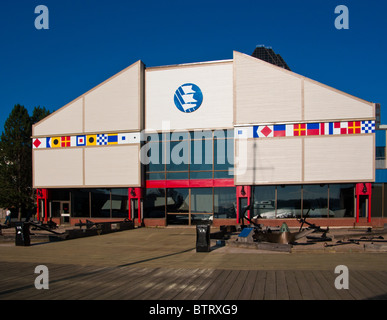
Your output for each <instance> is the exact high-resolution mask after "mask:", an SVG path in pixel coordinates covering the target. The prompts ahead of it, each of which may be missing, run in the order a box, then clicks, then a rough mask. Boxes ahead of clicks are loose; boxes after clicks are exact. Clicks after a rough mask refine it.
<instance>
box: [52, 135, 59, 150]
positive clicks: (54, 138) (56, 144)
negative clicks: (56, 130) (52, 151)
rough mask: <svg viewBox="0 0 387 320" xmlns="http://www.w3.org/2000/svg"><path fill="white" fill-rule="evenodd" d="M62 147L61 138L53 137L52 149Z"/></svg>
mask: <svg viewBox="0 0 387 320" xmlns="http://www.w3.org/2000/svg"><path fill="white" fill-rule="evenodd" d="M60 146H61V138H60V137H52V138H51V148H60Z"/></svg>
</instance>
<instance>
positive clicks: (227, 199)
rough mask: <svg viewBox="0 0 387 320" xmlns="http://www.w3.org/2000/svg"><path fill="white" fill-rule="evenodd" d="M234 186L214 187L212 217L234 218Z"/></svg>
mask: <svg viewBox="0 0 387 320" xmlns="http://www.w3.org/2000/svg"><path fill="white" fill-rule="evenodd" d="M236 201H237V200H236V188H235V187H230V188H228V187H227V188H214V218H216V219H236Z"/></svg>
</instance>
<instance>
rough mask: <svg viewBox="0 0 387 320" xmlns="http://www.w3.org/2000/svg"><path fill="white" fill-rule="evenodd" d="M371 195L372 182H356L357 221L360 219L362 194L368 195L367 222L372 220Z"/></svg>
mask: <svg viewBox="0 0 387 320" xmlns="http://www.w3.org/2000/svg"><path fill="white" fill-rule="evenodd" d="M371 195H372V184H371V183H357V184H356V223H359V221H360V216H359V214H360V208H359V205H360V196H367V197H368V217H367V222H368V223H370V222H371Z"/></svg>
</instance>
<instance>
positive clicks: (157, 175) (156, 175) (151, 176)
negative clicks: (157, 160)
mask: <svg viewBox="0 0 387 320" xmlns="http://www.w3.org/2000/svg"><path fill="white" fill-rule="evenodd" d="M146 179H147V180H165V172H150V173H146Z"/></svg>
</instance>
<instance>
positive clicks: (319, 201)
mask: <svg viewBox="0 0 387 320" xmlns="http://www.w3.org/2000/svg"><path fill="white" fill-rule="evenodd" d="M302 197H303V217H305V216H307V217H311V218H326V217H327V215H328V185H304V186H303V194H302Z"/></svg>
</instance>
